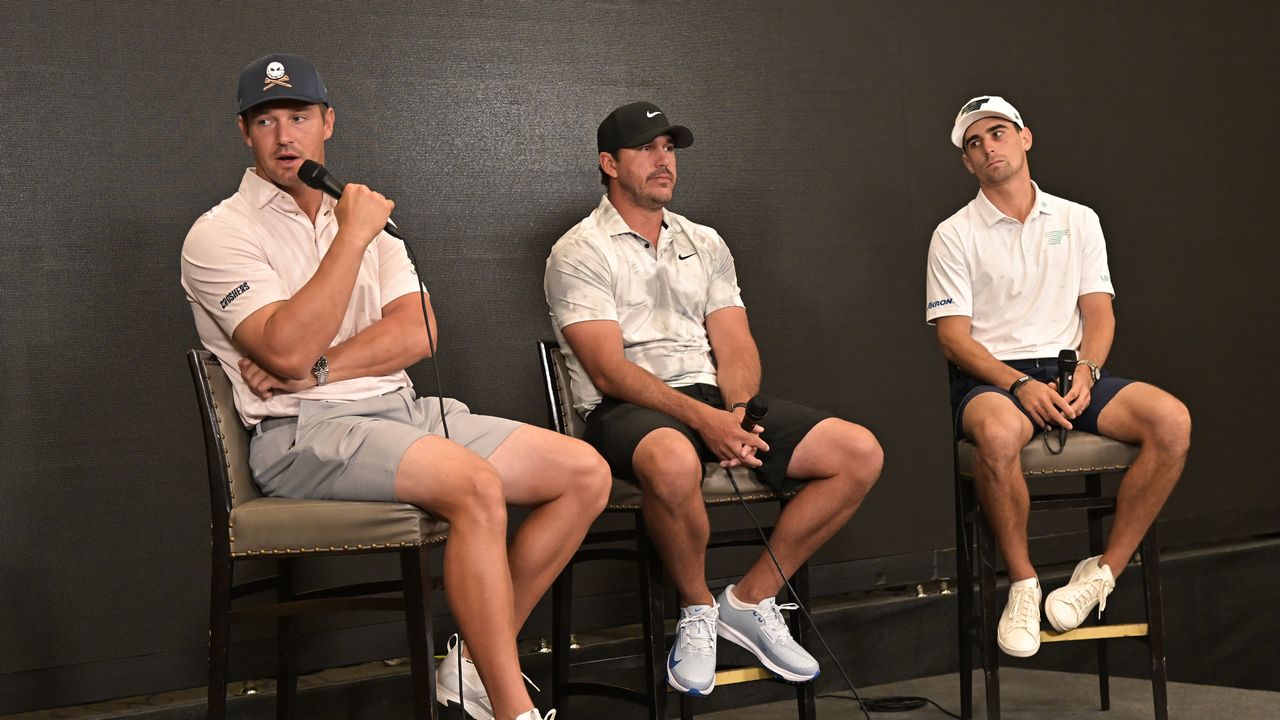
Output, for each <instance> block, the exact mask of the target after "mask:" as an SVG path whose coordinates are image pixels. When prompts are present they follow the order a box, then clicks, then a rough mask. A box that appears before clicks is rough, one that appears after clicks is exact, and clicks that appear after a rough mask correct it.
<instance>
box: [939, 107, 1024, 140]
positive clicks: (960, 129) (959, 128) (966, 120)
mask: <svg viewBox="0 0 1280 720" xmlns="http://www.w3.org/2000/svg"><path fill="white" fill-rule="evenodd" d="M991 117H998V118H1004V119H1005V120H1008V121H1009V122H1011V123H1014V124H1018V121H1017V120H1015V119H1013V118H1011V117H1009V116H1008V115H1006V114H1004V113H1002V112H997V111H995V110H974V111H973V112H971V113H969V114H968V115H965V116H964V117H963V118H961V119H960V122H958V123H956V125H955V127H953V128H952V129H951V144H952V145H955V146H956V147H958V148H961V149H963V148H964V134H965V133H967V132H969V128H970V127H971V126H972V125H973V124H974V123H976V122H978V121H979V120H986V119H987V118H991Z"/></svg>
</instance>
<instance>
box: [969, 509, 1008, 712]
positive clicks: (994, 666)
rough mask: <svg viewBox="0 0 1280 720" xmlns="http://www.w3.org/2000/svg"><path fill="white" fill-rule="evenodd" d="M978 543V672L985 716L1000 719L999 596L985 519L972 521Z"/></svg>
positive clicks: (993, 550) (992, 538)
mask: <svg viewBox="0 0 1280 720" xmlns="http://www.w3.org/2000/svg"><path fill="white" fill-rule="evenodd" d="M973 530H974V535H975V536H976V538H977V543H978V587H979V591H980V595H981V601H982V675H983V680H984V684H985V685H986V696H987V718H988V720H999V719H1000V648H999V647H998V646H997V645H996V626H997V625H998V624H999V623H1000V613H1001V607H1000V597H999V593H998V591H997V589H996V558H997V557H998V555H997V553H996V539H995V533H993V532H991V530H990V528H988V527H987V520H986V518H981V517H980V518H978V519H977V521H975V522H974V523H973Z"/></svg>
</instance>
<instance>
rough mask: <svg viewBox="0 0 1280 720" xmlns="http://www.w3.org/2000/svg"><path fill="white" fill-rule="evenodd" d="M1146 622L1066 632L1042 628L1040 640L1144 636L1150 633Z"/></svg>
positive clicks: (1068, 640) (1057, 640)
mask: <svg viewBox="0 0 1280 720" xmlns="http://www.w3.org/2000/svg"><path fill="white" fill-rule="evenodd" d="M1148 634H1149V632H1148V630H1147V624H1146V623H1132V624H1129V625H1095V626H1093V627H1082V628H1076V629H1075V630H1069V631H1067V632H1064V633H1060V632H1058V631H1056V630H1041V631H1040V642H1070V641H1072V640H1105V639H1107V638H1122V637H1144V636H1146V635H1148Z"/></svg>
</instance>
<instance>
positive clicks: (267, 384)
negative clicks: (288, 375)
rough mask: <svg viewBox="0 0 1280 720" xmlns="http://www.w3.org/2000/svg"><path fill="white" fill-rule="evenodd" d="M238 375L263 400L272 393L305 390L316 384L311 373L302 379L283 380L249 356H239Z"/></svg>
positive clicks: (267, 398)
mask: <svg viewBox="0 0 1280 720" xmlns="http://www.w3.org/2000/svg"><path fill="white" fill-rule="evenodd" d="M240 375H241V377H243V378H244V382H245V384H246V385H248V386H249V389H250V390H251V391H253V394H254V395H257V396H258V397H260V398H262V399H263V400H270V399H271V397H272V396H273V395H282V394H284V393H293V392H298V391H299V390H306V389H307V388H309V387H312V386H314V385H315V384H316V379H315V377H313V376H311V375H308V376H307V377H306V378H305V379H303V380H284V379H282V378H279V377H276V376H275V375H272V374H271V373H269V372H267V371H266V370H263V369H262V368H261V367H260V366H259V365H258V363H256V362H254V361H252V360H250V359H249V358H240Z"/></svg>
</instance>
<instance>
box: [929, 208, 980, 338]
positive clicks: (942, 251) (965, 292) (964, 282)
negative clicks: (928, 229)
mask: <svg viewBox="0 0 1280 720" xmlns="http://www.w3.org/2000/svg"><path fill="white" fill-rule="evenodd" d="M924 302H925V305H924V319H925V322H927V323H929V324H930V325H932V324H934V322H935V321H936V320H937V319H938V318H940V317H947V316H949V315H967V316H969V317H973V280H972V277H971V275H970V273H969V262H968V259H967V258H966V257H965V255H964V248H963V243H962V242H961V240H960V238H959V237H957V236H956V235H955V233H954V232H952V231H951V230H950V229H949V228H946V227H944V226H942V225H939V226H938V229H936V230H934V231H933V239H932V240H930V242H929V270H928V275H927V277H926V279H925V299H924Z"/></svg>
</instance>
